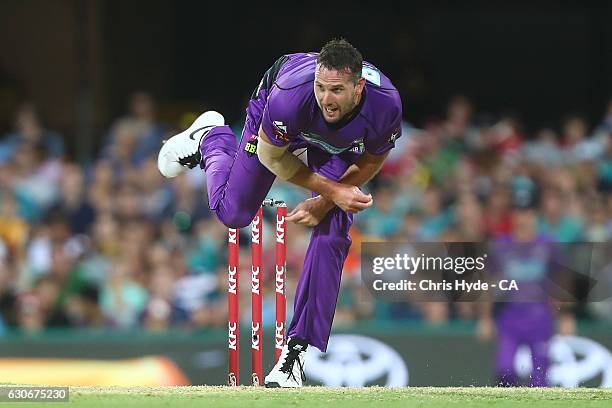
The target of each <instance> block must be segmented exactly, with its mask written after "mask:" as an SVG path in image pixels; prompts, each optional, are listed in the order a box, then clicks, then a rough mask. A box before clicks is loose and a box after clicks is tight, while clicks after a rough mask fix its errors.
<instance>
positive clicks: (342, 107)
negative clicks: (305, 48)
mask: <svg viewBox="0 0 612 408" xmlns="http://www.w3.org/2000/svg"><path fill="white" fill-rule="evenodd" d="M364 86H365V79H363V78H359V80H358V81H357V83H355V82H353V78H352V77H351V73H350V72H349V71H348V70H343V71H336V70H330V69H327V68H325V67H322V66H321V65H317V70H316V72H315V81H314V93H315V97H316V98H317V104H318V105H319V108H320V109H321V112H323V118H325V121H326V122H328V123H336V122H338V121H339V120H340V119H342V118H343V117H344V116H345V115H346V114H347V113H349V112H351V111H352V110H353V108H355V106H357V104H358V103H359V101H360V100H361V93H362V92H363V88H364Z"/></svg>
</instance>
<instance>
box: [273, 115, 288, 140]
mask: <svg viewBox="0 0 612 408" xmlns="http://www.w3.org/2000/svg"><path fill="white" fill-rule="evenodd" d="M272 124H273V125H274V136H275V137H276V138H277V139H278V140H280V141H282V142H288V141H289V135H288V134H287V126H286V125H285V124H284V123H283V122H281V121H279V120H275V121H274V122H272Z"/></svg>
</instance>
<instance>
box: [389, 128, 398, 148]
mask: <svg viewBox="0 0 612 408" xmlns="http://www.w3.org/2000/svg"><path fill="white" fill-rule="evenodd" d="M399 135H400V129H399V128H397V129H395V130H394V131H393V133H391V137H390V138H389V143H391V144H392V145H395V141H396V140H397V138H398V137H399Z"/></svg>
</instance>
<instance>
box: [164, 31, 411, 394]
mask: <svg viewBox="0 0 612 408" xmlns="http://www.w3.org/2000/svg"><path fill="white" fill-rule="evenodd" d="M401 119H402V106H401V100H400V97H399V93H398V92H397V90H396V89H395V87H394V86H393V85H392V84H391V82H390V80H389V79H388V78H386V77H385V76H384V75H383V74H382V72H380V71H379V70H378V69H377V68H376V67H374V66H373V65H371V64H369V63H367V62H364V61H363V59H362V56H361V54H360V53H359V51H357V50H356V49H355V48H354V47H353V46H352V45H351V44H349V43H348V42H347V41H345V40H332V41H330V42H328V43H327V44H326V45H325V46H324V47H323V48H322V50H321V52H320V53H319V54H317V53H298V54H290V55H284V56H282V57H281V58H279V59H278V60H277V61H276V62H275V63H274V65H272V67H271V68H270V69H269V70H268V71H267V72H266V73H265V75H264V77H263V79H262V80H261V83H260V84H259V86H258V88H257V89H256V90H255V92H254V93H253V95H252V97H251V100H250V101H249V104H248V107H247V118H246V123H245V126H244V130H243V132H242V138H241V140H240V143H239V144H238V145H237V143H236V138H235V136H234V134H233V133H232V131H231V129H230V127H229V126H226V125H225V122H224V118H223V116H222V115H220V114H219V113H217V112H214V111H209V112H206V113H204V114H202V115H201V116H200V117H199V118H198V119H196V121H195V122H194V123H193V124H192V125H191V126H190V127H189V128H188V129H187V130H185V131H183V132H182V133H179V134H178V135H176V136H174V137H172V138H171V139H170V140H168V141H167V142H166V143H165V144H164V145H163V147H162V149H161V151H160V153H159V157H158V167H159V170H160V171H161V173H162V174H163V175H164V176H166V177H174V176H176V175H178V174H179V173H181V172H182V171H184V170H185V169H186V168H193V167H195V166H197V165H200V167H201V168H202V169H204V171H205V172H206V179H207V190H208V200H209V206H210V209H211V210H212V211H213V212H214V213H215V215H216V216H217V218H218V219H219V220H220V221H221V222H222V223H223V224H224V225H226V226H227V227H230V228H241V227H245V226H247V225H248V224H249V223H250V222H251V220H252V219H253V217H254V216H255V213H256V212H257V210H258V209H259V207H260V205H261V203H262V202H263V200H264V199H265V198H266V196H267V194H268V191H269V190H270V187H271V186H272V183H273V182H274V180H275V179H276V178H277V177H278V178H280V179H283V180H286V181H289V182H291V183H293V184H296V185H298V186H301V187H304V188H306V189H308V190H310V191H312V192H313V198H311V199H308V200H306V201H304V202H302V203H300V204H299V205H297V207H296V208H295V209H294V210H293V211H291V212H290V213H289V214H288V217H287V221H292V222H296V223H298V224H303V225H308V226H313V227H314V228H313V232H312V236H311V240H310V244H309V246H308V249H307V252H306V257H305V261H304V267H303V271H302V273H301V275H300V279H299V282H298V286H297V289H296V295H295V304H294V316H293V320H292V322H291V325H290V326H289V330H288V332H287V337H288V338H289V341H288V343H287V344H286V345H285V348H284V349H283V353H282V355H281V358H280V359H279V362H278V364H277V365H276V366H275V367H274V368H273V370H272V371H271V373H270V374H269V375H268V376H267V377H266V379H265V384H266V386H269V387H299V386H301V385H302V381H303V375H304V374H303V357H304V352H305V350H306V348H307V347H308V345H313V346H314V347H316V348H318V349H319V350H321V351H323V352H325V351H326V349H327V342H328V339H329V335H330V332H331V326H332V321H333V317H334V313H335V308H336V301H337V297H338V292H339V289H340V278H341V274H342V268H343V265H344V261H345V259H346V256H347V254H348V250H349V247H350V245H351V239H350V237H349V228H350V226H351V224H352V222H353V216H352V213H355V212H358V211H361V210H363V209H365V208H368V207H370V206H371V205H372V202H373V201H372V197H371V195H366V194H364V193H363V192H361V190H360V189H359V188H358V186H361V185H363V184H364V183H366V182H367V181H369V180H370V179H371V178H372V177H374V176H375V175H376V174H377V173H378V171H379V170H380V168H381V167H382V164H383V162H384V160H385V158H386V157H387V155H388V152H389V150H390V149H391V148H393V147H394V145H395V140H396V139H397V138H399V137H400V136H401V126H400V125H401ZM298 149H299V150H298ZM298 154H299V155H300V156H303V157H302V159H303V160H304V162H306V165H305V164H304V162H303V161H301V160H300V158H298V157H297V155H298Z"/></svg>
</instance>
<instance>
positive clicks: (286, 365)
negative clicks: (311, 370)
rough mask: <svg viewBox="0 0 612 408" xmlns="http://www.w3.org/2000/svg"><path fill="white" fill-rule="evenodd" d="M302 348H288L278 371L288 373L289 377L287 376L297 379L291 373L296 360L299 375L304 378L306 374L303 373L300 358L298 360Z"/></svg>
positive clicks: (303, 379)
mask: <svg viewBox="0 0 612 408" xmlns="http://www.w3.org/2000/svg"><path fill="white" fill-rule="evenodd" d="M302 351H303V350H300V349H296V348H293V349H291V350H289V353H288V354H287V357H285V361H284V362H283V365H282V366H281V368H280V371H281V372H283V373H285V374H288V375H289V377H288V378H293V379H294V380H295V381H297V378H295V374H294V373H293V366H294V364H295V363H296V361H297V364H298V367H299V368H300V377H301V378H302V381H305V380H306V376H305V375H304V364H303V363H302V360H300V358H299V357H300V353H301V352H302Z"/></svg>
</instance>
